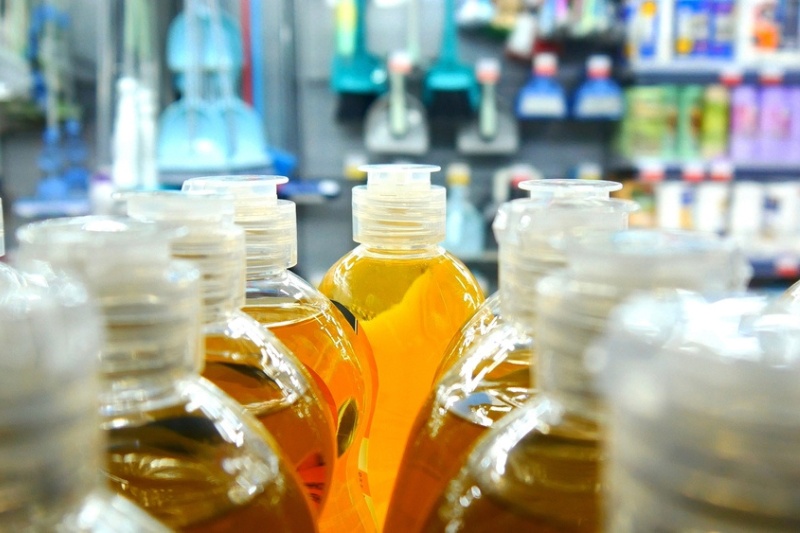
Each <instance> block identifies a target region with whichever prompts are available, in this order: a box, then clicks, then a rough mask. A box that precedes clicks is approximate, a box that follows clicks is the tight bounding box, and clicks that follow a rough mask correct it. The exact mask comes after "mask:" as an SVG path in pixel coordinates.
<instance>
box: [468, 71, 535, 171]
mask: <svg viewBox="0 0 800 533" xmlns="http://www.w3.org/2000/svg"><path fill="white" fill-rule="evenodd" d="M475 73H476V76H477V78H478V83H479V84H480V86H481V100H480V104H479V106H478V116H477V117H476V119H475V120H471V121H469V122H467V123H466V124H464V125H463V126H462V127H461V128H460V129H459V131H458V135H457V137H456V147H457V148H458V151H459V152H461V153H464V154H475V155H480V154H511V153H514V152H516V151H517V149H518V148H519V129H518V128H517V121H516V120H514V116H513V115H512V114H511V112H510V111H508V110H507V109H505V108H501V107H500V105H499V103H498V100H497V82H498V80H499V79H500V61H498V60H497V59H494V58H484V59H481V60H480V61H478V63H477V65H476V66H475Z"/></svg>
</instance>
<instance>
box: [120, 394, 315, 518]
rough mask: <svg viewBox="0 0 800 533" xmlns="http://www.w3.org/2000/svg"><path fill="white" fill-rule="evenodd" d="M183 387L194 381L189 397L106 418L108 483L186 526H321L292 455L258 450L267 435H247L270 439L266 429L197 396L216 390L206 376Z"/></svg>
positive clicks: (153, 512)
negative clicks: (247, 426)
mask: <svg viewBox="0 0 800 533" xmlns="http://www.w3.org/2000/svg"><path fill="white" fill-rule="evenodd" d="M180 386H181V385H179V387H180ZM183 387H184V388H192V389H194V391H193V392H192V393H190V394H189V395H188V396H191V399H190V398H185V397H184V398H182V401H179V402H170V405H168V406H165V407H155V408H154V409H152V410H144V411H137V412H135V414H132V415H127V416H115V417H110V418H107V420H106V423H105V429H106V432H107V435H108V445H107V454H106V474H107V478H108V481H109V483H110V485H111V487H112V488H113V489H114V490H115V491H116V492H118V493H120V494H122V495H123V496H126V497H127V498H129V499H131V500H133V501H135V502H137V503H138V504H139V505H141V506H142V507H144V508H145V509H146V510H147V511H148V512H149V513H150V514H152V515H153V516H155V517H156V518H158V519H159V520H161V521H162V522H163V523H164V524H166V525H168V526H169V527H171V528H175V529H180V530H182V531H191V532H197V533H200V532H202V533H210V532H224V531H242V532H244V531H259V530H263V529H264V528H265V527H268V528H269V530H270V531H285V532H290V531H292V532H294V531H296V532H313V531H316V527H315V524H314V520H313V517H312V513H311V510H310V507H309V501H308V498H307V497H306V495H305V492H304V490H303V488H302V485H301V484H300V482H299V480H298V479H297V477H296V474H295V473H294V472H292V471H291V470H289V468H287V467H288V465H289V463H288V462H287V461H285V459H283V460H281V458H280V456H279V455H272V456H271V457H272V460H270V459H269V456H265V455H264V454H262V453H254V449H255V448H262V449H263V448H264V443H262V444H261V445H260V446H259V445H257V444H256V445H254V444H253V443H252V442H250V441H249V440H248V439H249V438H250V437H251V436H256V437H257V438H264V439H268V442H270V441H269V437H268V436H267V435H266V434H265V433H263V432H259V433H248V432H242V431H241V426H240V424H239V423H236V420H235V418H234V419H232V420H228V419H226V416H225V414H224V413H223V414H221V413H219V412H218V411H215V410H214V409H206V408H205V407H204V402H202V401H195V400H197V399H199V398H202V397H204V395H207V394H214V393H213V392H210V391H209V389H210V387H205V386H203V384H202V382H197V381H194V382H193V383H188V384H184V385H183ZM216 394H218V393H216ZM227 403H228V404H233V402H231V401H230V400H227ZM231 422H234V423H231ZM273 449H277V446H275V445H274V443H273Z"/></svg>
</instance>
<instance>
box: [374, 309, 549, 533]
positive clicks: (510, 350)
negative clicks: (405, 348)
mask: <svg viewBox="0 0 800 533" xmlns="http://www.w3.org/2000/svg"><path fill="white" fill-rule="evenodd" d="M482 309H483V308H482ZM479 312H480V311H479ZM533 358H534V357H533V351H532V349H531V346H530V339H529V338H528V337H525V336H524V335H522V334H519V333H516V331H515V330H513V328H511V327H507V326H499V325H498V327H497V328H496V329H495V330H493V331H492V332H491V333H490V334H487V335H484V336H483V337H482V342H481V345H480V346H476V347H475V348H474V349H473V350H472V351H469V352H467V353H466V354H465V355H464V357H463V358H462V359H461V360H460V361H458V362H457V363H456V365H455V367H454V368H453V369H452V370H451V371H450V372H449V373H448V374H447V375H445V377H444V378H443V379H442V380H441V381H440V382H439V384H438V385H437V387H436V389H435V390H434V391H433V393H432V394H431V395H430V396H429V398H428V401H427V402H426V404H425V406H424V407H423V408H422V410H421V411H420V413H419V416H418V417H417V420H416V422H415V424H414V427H413V429H412V431H411V436H410V438H409V439H408V445H407V447H406V450H405V454H404V455H403V462H402V463H401V465H400V470H399V472H398V476H397V482H396V484H395V488H394V492H393V494H392V500H391V504H390V506H389V513H388V516H387V518H386V524H385V527H384V531H386V532H387V533H390V532H402V531H419V530H420V529H421V528H422V526H423V525H424V524H425V519H426V517H427V516H428V515H429V514H430V512H431V510H432V509H433V507H434V505H435V504H436V502H437V500H438V499H439V498H440V497H441V496H442V494H443V493H444V491H445V489H446V487H447V483H448V481H449V480H451V479H453V478H454V477H455V476H456V475H457V474H458V472H459V470H460V469H461V468H462V467H463V466H464V464H465V462H466V459H467V456H468V453H469V451H470V450H471V449H472V447H473V446H474V445H475V443H476V442H477V441H478V440H479V439H480V437H482V436H483V435H484V434H485V433H486V432H487V431H488V430H489V428H491V427H492V426H493V425H494V424H495V423H496V422H497V421H499V420H500V419H501V418H503V417H505V416H506V415H507V414H508V413H510V412H511V411H513V410H515V409H518V408H520V407H522V406H523V405H524V404H525V403H526V402H527V401H528V400H529V399H530V398H531V397H532V396H533V394H535V392H536V391H535V390H534V389H532V387H531V385H532V382H531V365H532V361H533Z"/></svg>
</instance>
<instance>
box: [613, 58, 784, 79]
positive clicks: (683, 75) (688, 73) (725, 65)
mask: <svg viewBox="0 0 800 533" xmlns="http://www.w3.org/2000/svg"><path fill="white" fill-rule="evenodd" d="M733 65H734V63H732V62H731V61H730V60H727V61H720V60H703V59H685V60H678V61H673V62H669V63H661V62H654V61H653V62H649V61H642V62H638V63H634V64H632V65H630V66H629V67H628V68H627V71H626V72H625V76H626V77H627V78H629V79H630V80H631V81H633V82H635V83H638V84H645V85H647V84H663V83H676V84H687V83H700V84H708V83H718V82H720V81H722V79H723V77H727V76H730V75H731V74H733V72H738V73H740V74H741V76H742V81H744V82H747V83H751V82H756V81H758V79H759V77H760V76H761V74H762V72H763V71H764V69H765V67H770V68H774V67H778V68H780V66H779V65H773V64H767V63H766V62H765V63H764V64H762V65H752V66H744V67H739V66H735V67H734V66H733ZM734 69H736V70H734ZM781 72H782V79H783V82H784V83H789V84H796V83H800V68H797V66H796V65H795V66H793V67H791V68H781Z"/></svg>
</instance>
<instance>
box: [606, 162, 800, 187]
mask: <svg viewBox="0 0 800 533" xmlns="http://www.w3.org/2000/svg"><path fill="white" fill-rule="evenodd" d="M698 164H699V165H702V166H703V168H704V169H705V170H706V172H707V171H708V170H709V167H710V164H709V163H708V162H703V161H682V162H678V161H661V160H659V159H648V158H641V159H636V160H632V161H626V160H619V161H616V162H615V163H613V164H612V165H611V170H612V171H613V172H614V173H617V174H630V175H633V176H636V175H637V174H638V172H639V170H641V169H647V168H653V167H661V168H663V170H664V173H665V178H666V179H680V178H681V174H682V172H683V169H684V168H685V167H687V166H697V165H698ZM732 167H733V170H734V177H735V179H737V180H753V181H769V182H774V181H790V180H792V181H793V180H797V179H798V178H800V163H795V164H790V163H780V164H767V163H732Z"/></svg>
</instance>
